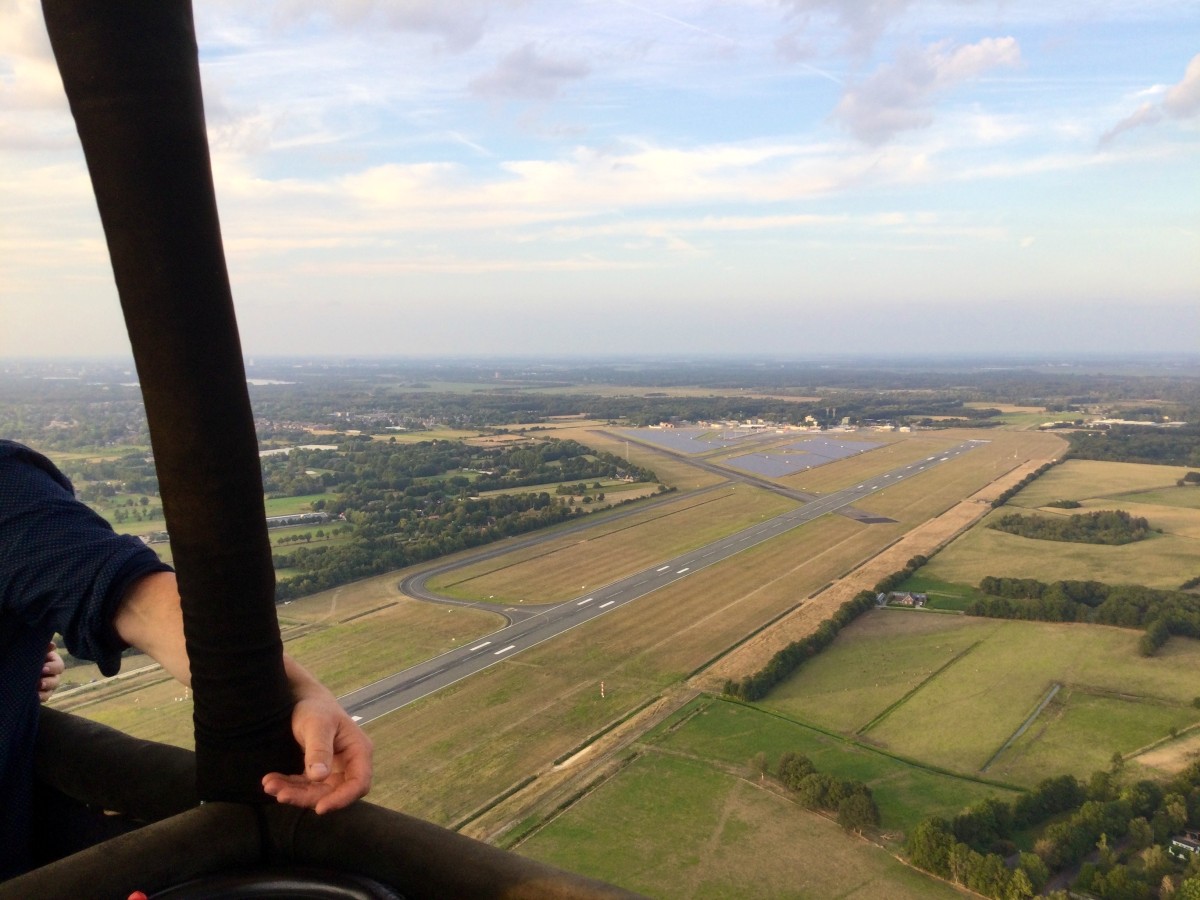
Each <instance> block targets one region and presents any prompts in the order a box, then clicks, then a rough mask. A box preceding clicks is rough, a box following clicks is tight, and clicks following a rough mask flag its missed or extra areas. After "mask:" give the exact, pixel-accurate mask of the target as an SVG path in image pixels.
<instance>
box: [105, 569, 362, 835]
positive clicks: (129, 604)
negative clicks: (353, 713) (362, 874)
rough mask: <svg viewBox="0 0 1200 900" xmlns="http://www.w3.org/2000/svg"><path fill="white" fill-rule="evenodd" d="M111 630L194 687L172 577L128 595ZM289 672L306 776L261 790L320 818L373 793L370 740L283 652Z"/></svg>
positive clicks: (277, 777)
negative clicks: (370, 791) (307, 810)
mask: <svg viewBox="0 0 1200 900" xmlns="http://www.w3.org/2000/svg"><path fill="white" fill-rule="evenodd" d="M113 626H114V627H115V628H116V631H117V634H118V635H120V637H121V639H122V640H123V641H125V642H126V643H128V644H130V645H132V646H134V647H137V648H138V649H139V650H142V651H144V652H145V653H147V654H149V655H150V656H151V657H153V658H154V659H155V660H156V661H157V662H158V663H160V664H161V665H162V667H163V668H164V669H166V670H167V671H168V672H169V673H170V674H171V675H172V676H174V677H175V678H176V679H177V680H178V681H180V682H182V683H183V684H185V685H190V684H191V669H190V666H189V663H188V656H187V646H186V644H185V643H184V637H183V612H182V610H181V608H180V604H179V588H178V586H177V583H176V580H175V573H174V572H155V573H152V574H150V575H147V576H145V577H143V578H141V579H139V580H138V581H136V582H134V584H133V585H131V586H130V588H129V589H128V590H127V591H126V593H125V596H124V598H123V599H122V601H121V603H120V605H119V606H118V608H117V612H116V616H115V618H114V620H113ZM283 664H284V671H285V673H286V675H287V679H288V684H289V685H290V686H291V689H292V693H293V696H294V697H295V700H296V705H295V707H294V708H293V710H292V734H293V735H294V736H295V738H296V742H297V743H298V744H299V745H300V747H301V749H302V750H303V751H304V769H305V770H304V772H303V773H302V774H299V775H285V774H282V773H279V772H271V773H269V774H267V775H265V776H264V777H263V789H264V790H265V791H266V793H267V794H269V795H271V796H272V797H275V798H276V799H277V800H278V801H279V802H280V803H286V804H289V805H291V806H300V807H304V808H306V809H313V810H315V811H316V812H317V813H326V812H330V811H331V810H335V809H341V808H342V807H345V806H349V805H350V804H351V803H353V802H354V801H355V800H357V799H359V798H360V797H362V796H364V795H365V794H366V793H367V791H368V790H369V789H370V787H371V757H372V747H371V740H370V738H368V737H367V736H366V734H364V733H363V731H362V729H361V728H359V727H358V726H357V725H356V724H355V723H354V720H353V719H351V718H350V716H349V715H348V714H347V713H346V711H345V710H344V709H342V707H341V705H340V704H339V703H338V702H337V699H336V698H335V697H334V696H333V694H332V693H331V692H330V691H329V689H328V688H326V687H325V686H324V685H323V684H321V683H320V682H319V681H318V680H317V679H316V678H314V677H313V676H312V675H311V674H309V672H308V671H307V670H305V669H304V667H303V666H301V665H300V664H299V663H297V662H296V661H295V660H293V659H292V658H291V657H289V656H288V655H287V654H284V658H283Z"/></svg>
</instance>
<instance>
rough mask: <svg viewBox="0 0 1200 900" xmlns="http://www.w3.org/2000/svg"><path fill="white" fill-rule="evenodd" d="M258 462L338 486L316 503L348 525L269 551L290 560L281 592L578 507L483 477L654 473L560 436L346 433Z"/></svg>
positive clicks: (518, 530)
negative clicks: (348, 533)
mask: <svg viewBox="0 0 1200 900" xmlns="http://www.w3.org/2000/svg"><path fill="white" fill-rule="evenodd" d="M264 472H265V474H264V479H265V481H266V482H267V483H269V484H270V485H271V486H272V487H274V488H275V489H276V491H287V490H296V491H301V492H303V493H315V492H316V491H313V490H312V489H311V488H312V487H313V485H312V484H311V483H310V482H311V481H316V482H317V486H318V487H319V489H326V488H328V489H330V490H334V491H337V493H332V494H330V495H329V497H328V498H321V499H318V500H317V501H315V503H314V506H319V507H320V508H322V509H324V510H325V511H326V512H329V513H330V514H331V515H341V516H344V517H345V519H346V521H347V522H348V523H349V524H350V526H352V527H353V532H352V539H351V540H350V541H349V542H347V543H343V544H338V545H335V546H309V545H308V543H307V542H305V543H304V544H303V545H302V546H300V547H297V548H296V549H290V548H289V551H288V552H278V553H276V554H275V556H274V562H275V567H276V569H287V570H289V572H288V575H289V577H288V578H287V580H284V581H281V582H280V584H279V586H278V587H277V589H276V597H277V598H278V599H279V600H289V599H293V598H295V597H302V596H305V595H306V594H310V593H313V592H315V591H320V590H327V589H329V588H332V587H337V586H338V585H340V584H345V583H347V582H349V581H355V580H357V579H359V578H366V577H368V576H370V575H378V574H382V573H383V572H387V571H391V570H392V569H398V568H402V567H404V566H407V565H411V564H413V563H416V562H422V561H424V560H429V559H433V558H435V557H438V556H443V555H445V554H448V553H454V552H457V551H459V550H465V549H467V548H469V547H476V546H479V545H481V544H486V543H489V542H491V541H495V540H499V539H500V538H504V537H509V536H511V535H517V534H524V533H526V532H529V531H534V530H537V529H540V528H545V527H548V526H550V525H555V524H558V523H560V522H563V521H566V520H567V519H569V518H571V517H573V516H577V515H580V514H581V512H582V511H581V509H580V508H578V507H575V506H574V505H573V504H571V503H570V502H569V501H568V499H567V498H565V497H554V496H552V495H551V494H550V493H549V492H548V491H537V492H531V491H524V492H521V493H501V494H493V495H490V496H485V497H481V496H476V495H475V493H474V492H475V491H478V490H480V488H481V485H483V484H486V485H488V486H489V488H490V489H492V490H502V489H503V488H505V487H510V488H512V487H525V486H528V485H530V484H535V485H536V484H541V483H547V482H557V481H560V480H563V479H564V476H566V477H571V478H579V477H590V478H610V477H632V478H636V479H644V480H647V481H656V480H657V478H656V477H655V475H654V473H653V472H651V471H649V470H646V469H641V468H638V467H636V466H631V465H629V464H628V463H626V462H625V461H624V460H622V459H620V458H619V457H616V456H614V455H612V454H610V453H603V452H596V451H594V450H591V449H589V448H587V447H585V446H584V445H582V444H580V443H578V442H577V441H562V440H547V441H543V442H540V443H538V444H536V445H533V446H523V447H510V448H482V449H481V448H475V447H470V446H468V445H466V444H463V443H461V442H457V441H424V442H421V443H416V444H402V443H391V442H387V441H351V442H348V443H346V444H345V445H343V446H342V447H341V448H340V449H338V450H301V449H296V450H293V451H292V452H291V453H290V454H289V455H288V456H287V457H282V456H276V457H267V458H266V459H265V460H264ZM313 472H315V473H317V474H315V475H313V474H309V473H313ZM466 472H470V473H471V474H473V475H476V476H477V477H476V478H475V479H474V480H472V478H471V477H469V476H468V475H467V474H463V473H466ZM566 473H570V474H569V475H566Z"/></svg>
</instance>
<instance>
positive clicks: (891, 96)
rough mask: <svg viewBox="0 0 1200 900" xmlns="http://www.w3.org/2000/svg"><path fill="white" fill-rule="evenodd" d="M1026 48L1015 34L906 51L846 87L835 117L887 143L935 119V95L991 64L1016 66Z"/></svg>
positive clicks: (861, 135) (864, 136)
mask: <svg viewBox="0 0 1200 900" xmlns="http://www.w3.org/2000/svg"><path fill="white" fill-rule="evenodd" d="M1020 62H1021V49H1020V46H1019V45H1018V44H1017V41H1016V39H1015V38H1012V37H1002V38H984V39H983V40H981V41H979V42H978V43H975V44H967V45H965V46H961V47H957V48H954V47H952V46H951V45H950V43H949V42H947V41H940V42H938V43H936V44H933V45H931V46H928V47H925V48H923V49H922V50H920V51H911V50H910V51H907V52H905V53H902V54H901V55H900V57H899V58H898V59H897V60H896V62H895V63H892V64H890V65H885V66H881V67H880V68H879V69H877V70H876V71H875V73H874V74H872V75H871V76H870V77H868V78H867V79H866V80H865V81H863V82H862V83H860V84H858V85H854V86H851V87H850V88H848V89H847V90H846V93H845V94H844V95H843V96H842V99H841V101H840V102H839V103H838V105H837V108H836V109H835V110H834V112H833V118H834V119H835V120H836V121H838V122H840V123H841V124H842V125H844V126H845V127H846V128H847V129H848V130H849V131H850V132H851V133H852V134H853V135H854V136H855V137H857V138H858V139H859V140H861V141H864V142H866V143H868V144H882V143H884V142H885V141H887V140H889V139H890V138H892V137H893V136H895V135H896V134H898V133H899V132H901V131H908V130H912V129H915V128H925V127H927V126H928V125H930V124H931V123H932V122H933V112H932V104H933V99H934V97H935V96H936V95H937V94H939V93H941V92H943V91H946V90H949V89H951V88H953V87H955V86H956V85H958V84H961V83H963V82H965V81H969V80H972V79H974V78H977V77H979V76H980V75H982V74H983V73H984V72H986V71H988V70H989V69H993V68H997V67H1000V66H1016V65H1019V64H1020Z"/></svg>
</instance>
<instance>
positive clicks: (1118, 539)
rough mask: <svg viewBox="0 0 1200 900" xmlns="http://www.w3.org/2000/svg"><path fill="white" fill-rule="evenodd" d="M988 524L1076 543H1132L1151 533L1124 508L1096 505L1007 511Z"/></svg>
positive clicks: (1008, 531) (1038, 537)
mask: <svg viewBox="0 0 1200 900" xmlns="http://www.w3.org/2000/svg"><path fill="white" fill-rule="evenodd" d="M988 528H994V529H995V530H996V531H1003V532H1005V533H1006V534H1015V535H1018V536H1019V537H1027V538H1034V539H1035V540H1039V541H1070V542H1072V543H1077V544H1109V545H1121V544H1132V543H1133V542H1134V541H1140V540H1142V539H1144V538H1145V537H1147V536H1148V535H1149V534H1150V523H1149V522H1148V521H1146V519H1144V518H1143V517H1141V516H1131V515H1130V514H1129V513H1128V512H1126V511H1125V510H1123V509H1098V510H1094V511H1092V512H1086V513H1075V514H1074V515H1070V516H1067V517H1065V518H1064V517H1059V516H1028V515H1023V514H1021V513H1009V514H1008V515H1006V516H1001V517H1000V518H999V519H997V520H996V521H994V522H990V523H989V524H988Z"/></svg>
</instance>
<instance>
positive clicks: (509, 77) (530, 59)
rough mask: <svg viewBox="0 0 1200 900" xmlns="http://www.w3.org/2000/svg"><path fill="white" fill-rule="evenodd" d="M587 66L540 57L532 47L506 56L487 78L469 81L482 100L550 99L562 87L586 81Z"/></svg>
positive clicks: (577, 61) (572, 61)
mask: <svg viewBox="0 0 1200 900" xmlns="http://www.w3.org/2000/svg"><path fill="white" fill-rule="evenodd" d="M590 71H591V70H590V68H589V67H588V65H587V64H586V63H584V62H582V61H579V60H570V59H563V58H554V57H550V56H546V55H544V54H542V53H541V52H540V51H539V50H537V49H536V48H535V47H534V46H533V45H532V44H525V45H524V46H523V47H519V48H517V49H516V50H514V51H512V52H511V53H509V54H508V55H507V56H505V57H504V58H503V59H502V60H500V62H499V63H498V64H497V66H496V68H495V69H493V70H492V71H491V72H489V73H487V74H486V75H480V76H479V77H478V78H475V79H473V80H472V81H471V84H470V87H471V90H472V91H473V92H474V93H475V94H477V95H479V96H481V97H499V98H505V99H512V98H516V99H524V100H551V99H553V98H554V97H556V96H557V95H558V93H559V91H561V90H562V88H563V86H564V85H566V84H568V83H570V82H572V81H578V80H580V79H582V78H586V77H587V76H588V74H589V72H590Z"/></svg>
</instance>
